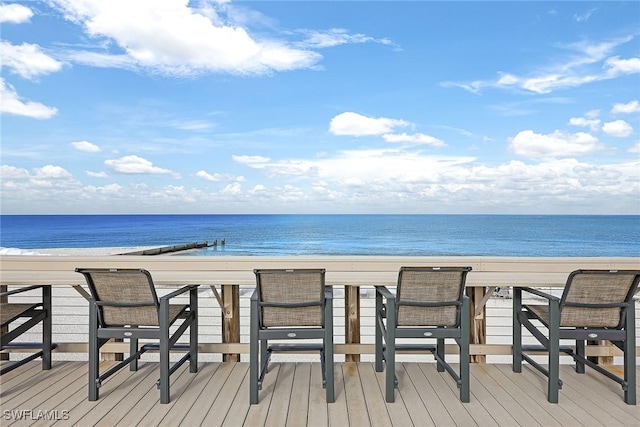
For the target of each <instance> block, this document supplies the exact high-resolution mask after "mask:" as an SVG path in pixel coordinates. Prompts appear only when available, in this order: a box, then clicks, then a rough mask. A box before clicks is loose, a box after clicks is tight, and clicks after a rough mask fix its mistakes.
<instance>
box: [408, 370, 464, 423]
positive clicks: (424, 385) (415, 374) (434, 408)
mask: <svg viewBox="0 0 640 427" xmlns="http://www.w3.org/2000/svg"><path fill="white" fill-rule="evenodd" d="M420 365H421V363H415V362H405V363H404V366H405V369H406V371H407V374H408V376H409V378H410V380H411V382H413V384H414V386H415V388H416V390H417V391H418V394H419V395H420V399H421V400H422V401H423V402H424V405H425V407H426V408H427V411H429V415H430V416H431V419H432V420H433V422H434V423H435V425H437V426H455V422H454V420H453V418H451V415H450V414H449V411H447V408H446V407H445V406H444V404H443V403H442V402H441V401H440V399H438V398H437V390H435V389H434V388H433V387H432V385H431V383H430V382H429V381H428V380H427V377H426V376H425V375H424V372H423V371H422V369H420Z"/></svg>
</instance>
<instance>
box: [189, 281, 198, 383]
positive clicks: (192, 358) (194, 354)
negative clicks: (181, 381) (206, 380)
mask: <svg viewBox="0 0 640 427" xmlns="http://www.w3.org/2000/svg"><path fill="white" fill-rule="evenodd" d="M189 299H190V301H189V305H190V310H191V313H193V316H194V317H193V320H192V321H191V325H190V326H189V372H191V373H192V374H195V373H196V372H198V290H197V289H192V290H191V291H190V298H189Z"/></svg>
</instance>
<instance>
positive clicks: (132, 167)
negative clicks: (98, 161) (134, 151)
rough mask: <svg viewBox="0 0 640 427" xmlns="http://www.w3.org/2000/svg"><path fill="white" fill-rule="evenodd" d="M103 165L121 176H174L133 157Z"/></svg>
mask: <svg viewBox="0 0 640 427" xmlns="http://www.w3.org/2000/svg"><path fill="white" fill-rule="evenodd" d="M104 164H105V165H107V166H108V167H109V168H111V169H112V170H113V171H115V172H117V173H123V174H175V173H174V172H173V171H171V170H169V169H164V168H160V167H157V166H154V165H153V163H152V162H151V161H149V160H147V159H144V158H142V157H139V156H135V155H134V156H124V157H121V158H119V159H108V160H105V161H104Z"/></svg>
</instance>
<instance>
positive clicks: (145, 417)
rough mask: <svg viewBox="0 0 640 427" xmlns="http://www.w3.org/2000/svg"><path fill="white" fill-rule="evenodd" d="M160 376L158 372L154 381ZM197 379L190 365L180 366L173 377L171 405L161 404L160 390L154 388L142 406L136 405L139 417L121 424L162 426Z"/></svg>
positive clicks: (144, 397) (125, 420)
mask: <svg viewBox="0 0 640 427" xmlns="http://www.w3.org/2000/svg"><path fill="white" fill-rule="evenodd" d="M159 375H160V371H159V370H158V371H157V375H155V376H154V377H153V378H154V381H156V380H157V379H158V377H159ZM196 377H197V374H196V373H191V372H189V364H188V363H185V364H184V365H182V366H180V367H179V368H178V370H177V371H176V372H174V373H173V375H171V389H170V391H171V400H170V401H169V403H166V404H161V403H160V390H158V389H157V387H155V386H154V387H153V389H152V390H150V391H149V392H147V393H146V394H145V395H144V396H143V397H142V399H141V400H140V404H139V405H136V409H137V408H138V407H140V408H141V411H140V414H139V416H137V417H136V418H134V419H132V420H130V419H129V417H127V418H126V419H124V420H123V421H122V422H121V424H122V425H125V424H124V423H125V422H127V423H128V424H129V425H132V424H135V425H136V426H140V427H142V426H158V425H161V423H162V419H163V418H164V417H165V416H166V415H167V413H168V412H169V411H170V410H171V408H173V407H174V406H176V404H177V403H178V398H179V397H180V396H181V395H183V394H184V393H185V391H186V390H187V389H188V388H189V385H190V384H191V383H192V382H193V380H194V379H195V378H196Z"/></svg>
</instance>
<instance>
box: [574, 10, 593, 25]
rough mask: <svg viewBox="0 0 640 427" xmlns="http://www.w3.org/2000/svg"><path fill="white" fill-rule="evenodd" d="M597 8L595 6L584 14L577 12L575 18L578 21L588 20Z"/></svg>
mask: <svg viewBox="0 0 640 427" xmlns="http://www.w3.org/2000/svg"><path fill="white" fill-rule="evenodd" d="M596 10H597V8H593V9H589V10H588V11H586V12H584V13H582V14H577V13H576V14H575V15H573V19H575V20H576V22H587V21H588V20H589V18H591V15H593V12H595V11H596Z"/></svg>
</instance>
